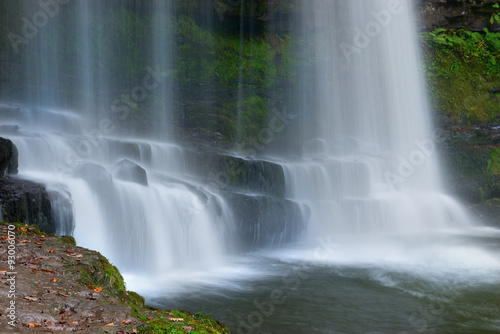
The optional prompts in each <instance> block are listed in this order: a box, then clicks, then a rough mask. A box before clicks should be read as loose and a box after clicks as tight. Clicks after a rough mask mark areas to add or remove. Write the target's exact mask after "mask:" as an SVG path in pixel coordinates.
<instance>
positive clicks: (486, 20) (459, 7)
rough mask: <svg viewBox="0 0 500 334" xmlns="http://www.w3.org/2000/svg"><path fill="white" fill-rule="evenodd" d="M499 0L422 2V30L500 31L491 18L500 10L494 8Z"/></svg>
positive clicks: (420, 22) (499, 27)
mask: <svg viewBox="0 0 500 334" xmlns="http://www.w3.org/2000/svg"><path fill="white" fill-rule="evenodd" d="M497 2H498V1H497V0H475V1H471V0H420V9H419V24H420V30H423V31H431V30H434V29H436V28H462V27H463V28H466V29H468V30H472V31H483V29H484V28H488V29H490V30H492V31H500V25H499V24H498V23H495V24H491V23H490V18H491V15H492V14H493V13H497V12H498V9H496V8H493V5H494V4H496V3H497Z"/></svg>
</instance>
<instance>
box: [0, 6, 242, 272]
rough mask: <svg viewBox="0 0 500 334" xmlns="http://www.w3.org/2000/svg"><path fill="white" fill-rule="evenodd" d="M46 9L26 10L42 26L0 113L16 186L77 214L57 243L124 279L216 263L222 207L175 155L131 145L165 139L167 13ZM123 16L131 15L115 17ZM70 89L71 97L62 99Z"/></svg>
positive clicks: (223, 224) (226, 228) (225, 223)
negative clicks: (125, 61)
mask: <svg viewBox="0 0 500 334" xmlns="http://www.w3.org/2000/svg"><path fill="white" fill-rule="evenodd" d="M41 3H42V2H34V1H30V0H28V1H23V2H22V6H23V13H24V14H25V15H26V18H27V19H26V20H31V18H33V17H35V18H36V17H41V18H44V20H46V22H45V21H44V22H41V23H40V22H38V23H37V22H36V21H35V22H34V23H30V24H36V25H37V28H36V29H37V35H36V36H33V38H32V39H31V40H29V41H28V43H27V44H26V49H25V50H24V49H23V50H22V54H23V56H24V60H23V61H24V63H25V66H26V71H25V72H23V73H25V74H26V77H25V78H24V80H23V82H24V83H25V84H26V87H27V88H26V94H24V95H23V98H22V102H23V104H19V103H13V104H12V103H9V104H5V105H1V106H0V108H1V113H2V115H1V121H2V125H15V127H12V126H8V127H2V129H3V130H0V135H6V136H8V137H9V138H10V139H11V140H12V141H13V142H14V143H15V145H16V146H17V148H18V150H19V157H20V161H19V166H20V174H19V176H20V177H22V178H27V179H30V180H34V181H37V182H40V183H42V184H45V185H46V187H47V188H48V189H50V190H51V191H53V192H55V193H59V194H60V196H57V197H56V199H60V200H61V201H63V200H66V201H69V202H71V203H72V207H73V214H66V213H65V212H57V215H58V218H59V220H60V222H59V223H60V226H58V233H61V234H73V235H74V237H75V239H76V240H77V243H78V244H79V245H81V246H84V247H87V248H90V249H96V250H99V251H100V252H102V253H103V254H104V255H105V256H107V257H109V259H110V260H111V261H112V262H113V263H114V264H115V265H117V266H118V267H119V268H120V269H122V270H124V271H127V272H131V273H134V272H137V273H144V272H147V273H151V274H158V275H160V274H162V273H165V272H170V271H172V270H174V269H181V268H193V267H194V268H196V269H200V268H205V267H207V266H213V265H214V264H216V263H218V261H220V259H221V257H222V255H223V254H224V253H225V252H226V251H227V247H226V246H227V245H228V244H229V243H230V242H229V241H227V240H231V239H232V237H233V231H232V218H231V210H230V209H229V208H228V207H227V204H226V202H225V200H224V199H223V198H222V197H221V196H220V195H218V194H216V193H211V192H210V191H209V190H207V189H205V188H203V183H202V181H200V180H196V179H195V178H193V177H192V176H188V175H186V174H185V173H184V174H183V173H182V160H183V157H182V154H183V149H182V148H181V147H180V146H178V145H176V144H173V143H166V142H165V141H163V140H159V139H149V140H146V139H137V138H135V136H134V134H136V133H139V132H141V131H142V132H144V131H145V130H144V128H146V130H147V132H148V135H149V137H150V138H163V139H165V138H169V134H168V133H166V132H167V131H169V127H168V122H169V121H171V120H170V119H169V118H171V117H170V115H169V112H171V105H172V102H171V100H172V91H171V90H172V86H171V84H170V83H169V82H168V79H167V76H168V71H169V70H171V63H172V61H173V57H174V53H173V52H172V47H171V46H172V40H173V33H172V27H171V26H169V25H171V21H169V20H170V16H171V8H170V5H169V4H168V2H166V1H154V2H153V3H151V4H149V6H148V5H147V4H143V3H139V2H129V3H127V4H126V3H124V2H120V1H109V2H108V1H106V2H103V1H87V0H77V1H72V2H67V3H64V4H59V3H57V2H55V3H54V4H52V5H51V6H49V7H50V8H49V9H44V8H45V7H43V8H42V7H41ZM125 5H130V6H134V8H133V10H132V11H129V12H127V13H126V14H123V13H122V14H123V15H122V16H121V17H118V16H117V12H118V13H120V11H122V10H123V6H125ZM48 11H49V12H48ZM49 14H50V15H49ZM63 14H64V15H63ZM149 15H151V17H152V20H151V22H150V23H148V22H147V21H146V20H145V17H149ZM72 18H73V19H74V20H72ZM118 19H126V20H131V21H136V22H135V25H136V26H137V27H138V31H135V34H137V36H128V35H126V32H125V31H124V29H122V25H123V24H125V23H124V22H120V21H117V20H118ZM40 20H41V19H40ZM111 28H113V29H111ZM33 34H34V33H33ZM62 45H65V46H67V47H72V48H73V50H72V51H71V52H69V51H68V50H66V49H63V48H62V47H61V46H62ZM21 47H24V45H21ZM148 49H149V50H148ZM143 50H146V52H144V51H143ZM68 52H69V53H68ZM124 52H128V53H129V54H128V55H129V56H130V55H132V58H133V59H135V60H136V61H137V63H134V64H129V65H130V68H129V69H128V70H129V72H128V73H121V72H118V69H119V67H118V66H116V64H117V63H119V62H120V61H121V59H120V56H121V55H122V54H123V53H124ZM63 56H64V57H63ZM138 64H143V65H141V66H139V65H138ZM67 85H71V88H72V91H73V92H75V94H74V95H66V94H65V93H64V87H66V86H67ZM145 99H151V100H154V101H155V103H153V105H154V106H155V110H151V111H148V112H149V115H156V116H153V117H158V118H157V119H149V120H148V121H149V124H152V125H151V126H150V127H148V125H144V124H142V123H140V122H139V120H141V118H140V117H141V115H144V114H146V112H145V110H142V109H141V107H140V103H141V102H142V101H144V100H145ZM12 129H14V130H12ZM4 130H5V131H6V133H5V134H4V133H3V131H4ZM123 132H125V133H126V134H127V135H126V136H123V135H121V133H123ZM52 204H53V207H54V208H55V210H57V208H58V207H59V204H58V202H57V201H55V200H54V203H52Z"/></svg>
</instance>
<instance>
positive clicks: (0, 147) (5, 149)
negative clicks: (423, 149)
mask: <svg viewBox="0 0 500 334" xmlns="http://www.w3.org/2000/svg"><path fill="white" fill-rule="evenodd" d="M17 159H18V152H17V148H16V145H14V144H13V143H12V141H10V140H8V139H4V138H0V177H2V176H4V175H6V174H11V175H15V174H17V167H18V160H17Z"/></svg>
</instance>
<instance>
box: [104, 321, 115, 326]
mask: <svg viewBox="0 0 500 334" xmlns="http://www.w3.org/2000/svg"><path fill="white" fill-rule="evenodd" d="M114 325H115V324H114V323H112V322H110V323H109V324H107V325H106V327H113V326H114Z"/></svg>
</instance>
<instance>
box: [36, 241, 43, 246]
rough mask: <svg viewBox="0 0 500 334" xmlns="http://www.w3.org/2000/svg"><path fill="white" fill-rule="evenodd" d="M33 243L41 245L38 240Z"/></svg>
mask: <svg viewBox="0 0 500 334" xmlns="http://www.w3.org/2000/svg"><path fill="white" fill-rule="evenodd" d="M34 244H35V245H41V244H42V243H41V242H40V241H35V242H34Z"/></svg>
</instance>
